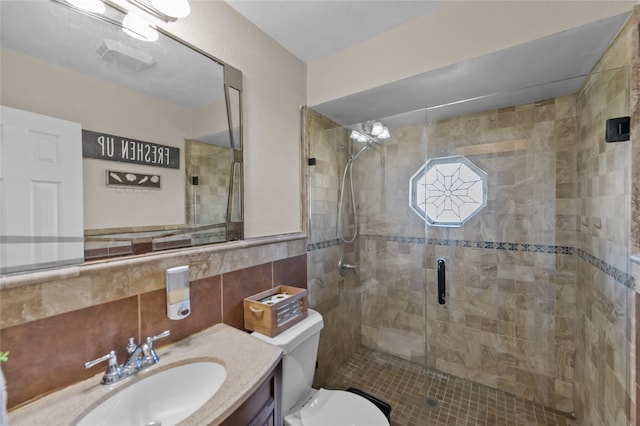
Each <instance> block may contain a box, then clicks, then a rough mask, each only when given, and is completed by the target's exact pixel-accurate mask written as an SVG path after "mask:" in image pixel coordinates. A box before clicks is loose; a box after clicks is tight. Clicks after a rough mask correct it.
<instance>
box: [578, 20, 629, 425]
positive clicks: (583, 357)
mask: <svg viewBox="0 0 640 426" xmlns="http://www.w3.org/2000/svg"><path fill="white" fill-rule="evenodd" d="M637 23H638V15H637V10H636V12H635V13H634V15H633V16H632V17H631V18H630V20H629V22H628V23H627V25H626V26H625V28H624V29H623V31H622V32H621V33H620V34H619V35H618V37H617V39H616V40H615V41H614V43H613V44H612V46H610V48H609V50H608V51H607V53H606V54H605V55H604V56H603V57H602V58H601V60H600V63H599V64H598V65H597V66H596V69H595V72H594V73H593V74H592V75H591V76H590V77H589V78H588V79H587V80H586V81H585V83H584V84H583V88H582V89H581V91H580V92H579V94H578V96H577V102H576V105H577V107H576V110H577V116H578V125H579V129H578V142H577V160H578V161H577V173H578V199H579V204H578V215H579V220H580V223H579V232H578V250H579V257H580V259H579V261H578V276H577V289H578V292H577V325H578V326H577V330H576V336H577V337H576V342H577V343H576V361H575V377H574V383H575V399H576V416H577V418H578V419H579V421H580V422H581V424H584V425H600V424H621V425H622V424H635V423H634V419H635V386H633V387H632V386H631V383H635V368H633V370H632V368H631V367H632V365H633V364H632V362H631V360H632V357H631V350H630V348H631V347H632V346H633V345H632V342H633V340H634V336H635V332H633V333H632V332H631V330H632V329H631V325H633V324H635V297H633V296H634V291H633V288H632V287H633V286H632V284H631V283H630V282H628V281H627V277H628V275H627V273H628V272H629V271H628V264H629V263H628V262H629V261H628V259H629V241H630V238H629V226H630V225H629V224H630V223H633V221H632V220H631V216H630V211H629V210H630V208H631V207H630V206H631V197H630V194H631V184H630V176H631V169H630V168H631V162H630V157H631V156H630V154H631V146H630V144H629V143H627V142H620V143H606V142H605V138H604V120H605V119H607V118H614V117H622V116H627V115H631V113H630V110H629V108H630V104H629V101H630V87H632V86H630V84H629V83H630V73H629V67H628V66H627V65H628V64H629V63H630V58H631V57H632V55H631V52H632V50H631V49H632V48H633V46H634V45H636V52H637V42H636V39H637V37H638V36H637ZM636 55H637V53H636ZM607 269H608V270H609V272H610V273H605V272H607ZM612 271H613V273H611V272H612ZM625 281H627V282H626V284H627V286H628V287H627V286H625V285H624V284H625ZM633 359H635V357H633Z"/></svg>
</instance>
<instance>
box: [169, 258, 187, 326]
mask: <svg viewBox="0 0 640 426" xmlns="http://www.w3.org/2000/svg"><path fill="white" fill-rule="evenodd" d="M190 313H191V302H190V299H189V266H188V265H184V266H176V267H174V268H169V269H167V316H168V317H169V319H172V320H180V319H183V318H186V317H188V316H189V314H190Z"/></svg>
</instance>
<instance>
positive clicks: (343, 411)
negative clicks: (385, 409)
mask: <svg viewBox="0 0 640 426" xmlns="http://www.w3.org/2000/svg"><path fill="white" fill-rule="evenodd" d="M300 418H301V420H302V424H303V425H304V426H327V425H331V426H389V421H388V420H387V418H386V417H385V415H384V414H383V413H382V411H380V410H379V409H378V407H376V406H375V405H374V404H373V403H372V402H370V401H367V400H366V399H364V398H363V397H361V396H359V395H356V394H354V393H351V392H345V391H336V390H327V389H320V390H318V392H316V394H315V395H314V396H313V398H312V399H311V400H310V401H309V402H308V403H306V404H305V406H304V407H303V408H302V410H300Z"/></svg>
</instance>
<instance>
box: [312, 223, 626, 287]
mask: <svg viewBox="0 0 640 426" xmlns="http://www.w3.org/2000/svg"><path fill="white" fill-rule="evenodd" d="M360 238H361V239H362V240H368V241H388V242H394V243H408V244H424V243H425V241H427V243H428V244H429V245H435V246H448V247H465V248H475V249H493V250H508V251H521V252H530V253H547V254H566V255H571V256H578V257H579V258H580V259H582V260H584V261H585V262H587V263H589V264H590V265H591V266H593V267H595V268H598V269H599V270H600V271H602V272H604V273H605V274H606V275H608V276H610V277H611V278H613V279H615V280H616V281H617V282H619V283H620V284H622V285H624V286H625V287H628V288H630V289H634V288H635V286H636V282H635V280H634V278H633V276H631V275H630V274H629V273H627V272H625V271H622V270H620V269H618V268H617V267H615V266H613V265H611V264H609V263H607V262H605V261H604V260H602V259H598V258H597V257H595V256H593V255H592V254H590V253H588V252H586V251H584V250H582V249H579V248H575V247H570V246H557V245H547V244H530V243H510V242H499V241H470V240H447V239H441V238H428V239H425V238H422V237H403V236H398V235H361V236H360ZM338 245H340V240H338V239H335V240H330V241H323V242H319V243H312V244H308V245H307V251H313V250H318V249H322V248H328V247H334V246H338Z"/></svg>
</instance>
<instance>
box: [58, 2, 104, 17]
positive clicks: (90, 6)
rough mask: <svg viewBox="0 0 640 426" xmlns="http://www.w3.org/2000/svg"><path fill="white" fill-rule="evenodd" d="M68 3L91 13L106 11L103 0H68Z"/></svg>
mask: <svg viewBox="0 0 640 426" xmlns="http://www.w3.org/2000/svg"><path fill="white" fill-rule="evenodd" d="M67 3H70V4H72V5H73V6H75V7H77V8H80V9H82V10H86V11H87V12H91V13H100V14H102V13H104V11H105V10H106V9H105V6H104V3H103V2H102V1H101V0H67Z"/></svg>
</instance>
